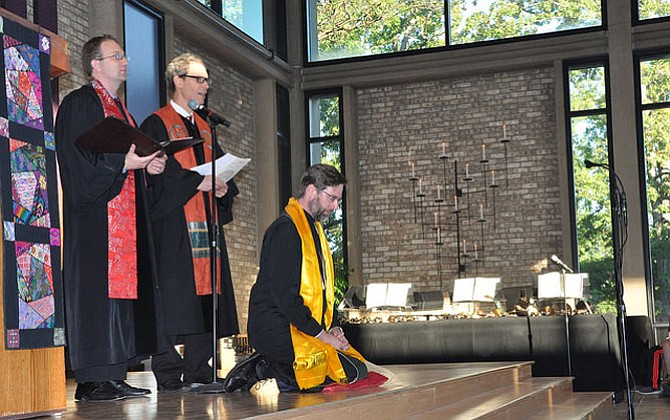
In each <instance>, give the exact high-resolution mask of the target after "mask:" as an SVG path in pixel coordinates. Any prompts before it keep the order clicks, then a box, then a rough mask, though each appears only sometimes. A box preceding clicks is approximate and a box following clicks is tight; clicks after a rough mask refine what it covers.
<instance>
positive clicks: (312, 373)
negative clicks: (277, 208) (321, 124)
mask: <svg viewBox="0 0 670 420" xmlns="http://www.w3.org/2000/svg"><path fill="white" fill-rule="evenodd" d="M284 210H286V213H287V214H288V215H289V217H290V218H291V220H292V221H293V224H295V227H296V229H297V230H298V235H300V241H301V244H302V245H301V246H302V272H301V273H300V276H301V278H300V296H301V297H302V299H303V302H304V304H305V306H307V307H308V308H309V309H310V311H311V312H312V317H313V318H314V319H315V320H316V321H317V322H318V323H319V324H321V320H322V319H323V325H324V328H325V330H326V331H328V330H329V329H330V326H331V325H332V323H333V305H334V304H335V270H334V268H333V257H332V255H331V253H330V247H329V246H328V240H327V239H326V235H325V233H324V232H323V227H322V226H321V223H319V222H316V230H317V232H318V234H319V242H320V244H321V260H322V261H323V266H324V271H325V272H324V273H323V280H322V278H321V267H320V264H319V258H318V256H317V254H316V244H315V243H314V239H313V236H312V230H311V229H310V226H309V221H308V220H307V216H306V215H305V210H304V209H303V208H302V206H301V205H300V203H298V200H296V199H295V198H291V199H290V200H289V202H288V204H287V205H286V207H285V208H284ZM324 284H325V288H326V293H325V296H326V313H323V306H324V305H323V296H324V293H323V287H324ZM291 340H292V342H293V351H294V353H295V359H294V361H293V371H294V372H295V378H296V380H297V382H298V386H300V389H309V388H313V387H315V386H319V385H321V384H322V383H323V382H324V381H325V380H326V376H328V377H330V379H332V380H333V381H335V382H337V383H340V384H344V383H346V382H347V376H346V374H345V373H344V369H343V368H342V363H340V359H339V357H338V355H337V349H335V347H333V346H331V345H330V344H326V343H324V342H323V341H321V340H319V339H318V338H316V337H312V336H311V335H308V334H305V333H303V332H301V331H299V330H298V329H297V328H296V327H295V326H293V324H291ZM343 353H345V354H348V355H350V356H353V357H355V358H357V359H359V360H361V361H365V359H364V358H363V356H361V355H360V354H359V353H358V351H356V350H355V349H354V348H353V347H350V348H349V350H347V351H345V352H343Z"/></svg>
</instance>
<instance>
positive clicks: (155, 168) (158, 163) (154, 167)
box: [147, 153, 167, 175]
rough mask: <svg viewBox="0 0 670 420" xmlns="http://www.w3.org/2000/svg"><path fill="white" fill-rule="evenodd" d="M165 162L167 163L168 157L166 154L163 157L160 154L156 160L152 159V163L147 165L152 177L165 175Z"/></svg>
mask: <svg viewBox="0 0 670 420" xmlns="http://www.w3.org/2000/svg"><path fill="white" fill-rule="evenodd" d="M165 162H167V155H166V154H165V153H163V154H162V155H161V154H159V155H158V156H156V157H155V158H154V159H152V160H151V162H149V164H148V165H147V172H149V173H150V174H151V175H158V174H160V173H163V170H164V169H165Z"/></svg>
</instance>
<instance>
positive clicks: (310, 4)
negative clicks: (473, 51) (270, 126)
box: [305, 0, 603, 62]
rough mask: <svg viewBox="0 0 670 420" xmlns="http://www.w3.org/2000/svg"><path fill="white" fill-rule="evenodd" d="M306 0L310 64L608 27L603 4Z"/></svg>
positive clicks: (594, 0)
mask: <svg viewBox="0 0 670 420" xmlns="http://www.w3.org/2000/svg"><path fill="white" fill-rule="evenodd" d="M305 1H306V4H307V13H306V20H307V38H308V51H307V57H308V60H309V61H310V62H317V61H323V60H333V59H339V58H346V57H361V56H369V55H374V54H386V53H396V52H402V51H411V50H421V49H426V48H439V47H445V46H450V45H462V44H469V43H474V42H482V41H493V40H501V39H507V38H515V37H522V36H529V35H537V34H545V33H554V32H561V31H567V30H573V29H583V28H598V27H601V26H602V25H603V10H602V9H603V6H602V2H601V0H587V1H583V0H558V1H530V0H523V1H517V0H500V1H495V2H493V1H479V0H450V1H443V0H385V1H381V2H380V1H379V0H356V1H341V0H305ZM445 8H446V9H445ZM446 28H449V29H448V30H447V29H446Z"/></svg>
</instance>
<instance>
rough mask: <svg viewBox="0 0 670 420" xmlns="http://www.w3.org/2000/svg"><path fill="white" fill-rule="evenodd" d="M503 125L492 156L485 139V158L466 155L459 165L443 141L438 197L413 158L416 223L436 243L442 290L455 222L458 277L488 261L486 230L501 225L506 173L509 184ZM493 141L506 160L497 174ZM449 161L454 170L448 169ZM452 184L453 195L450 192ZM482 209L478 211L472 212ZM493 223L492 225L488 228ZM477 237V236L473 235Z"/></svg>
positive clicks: (482, 155)
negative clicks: (500, 195)
mask: <svg viewBox="0 0 670 420" xmlns="http://www.w3.org/2000/svg"><path fill="white" fill-rule="evenodd" d="M502 129H503V137H502V138H501V139H500V140H499V141H497V142H496V143H492V144H490V145H488V146H489V154H488V155H487V144H486V143H485V142H482V144H481V158H476V159H467V160H466V163H465V164H464V165H462V164H460V165H459V161H458V160H457V159H455V157H454V156H453V155H452V154H449V153H448V150H447V144H446V143H445V142H443V143H442V148H441V153H439V154H438V156H437V159H438V162H439V165H436V166H437V167H439V168H440V169H441V174H439V175H437V179H438V182H437V184H436V185H435V188H434V190H435V197H434V198H433V199H430V198H429V197H428V194H427V193H428V192H429V191H432V190H433V186H431V185H429V184H428V183H427V182H426V183H424V176H421V175H420V174H419V172H418V168H417V167H416V165H415V163H414V162H413V161H412V160H411V157H410V160H409V162H408V164H409V167H410V176H409V181H410V182H411V184H412V201H413V210H414V222H415V223H418V224H420V226H421V238H422V239H423V240H430V241H432V242H433V244H434V245H435V258H436V260H437V273H438V277H439V282H440V289H442V290H443V289H444V288H443V281H442V271H443V269H442V253H443V246H444V240H445V238H446V237H447V236H449V233H448V229H449V228H450V227H453V230H454V232H455V236H456V237H455V245H456V258H455V262H456V271H457V273H458V277H467V275H468V271H470V272H472V271H474V275H475V276H477V275H478V274H479V273H478V271H479V268H480V267H483V266H484V265H485V262H486V255H487V247H486V245H485V244H486V242H487V239H488V238H487V232H488V233H490V232H491V231H495V230H496V229H497V209H496V194H497V193H496V192H497V190H498V188H500V187H501V185H500V184H499V183H498V181H499V180H500V174H501V173H502V174H503V176H504V183H505V186H507V187H509V165H508V144H509V143H510V140H511V139H510V138H509V137H508V136H507V126H506V125H505V124H503V126H502ZM491 146H502V147H503V162H502V166H501V167H500V166H499V167H498V168H497V170H498V172H497V174H498V177H497V178H496V168H495V167H494V165H493V164H492V161H491V160H490V159H489V156H490V155H491V154H490V152H491V149H490V148H491ZM450 161H451V162H452V163H451V166H452V167H453V171H450V170H449V166H450V164H449V162H450ZM471 164H472V166H471ZM450 172H451V173H453V178H451V177H450V176H449V175H450ZM426 179H427V178H426ZM450 187H453V194H449V193H448V191H449V189H450ZM443 192H444V193H443ZM452 196H453V201H448V197H449V198H450V197H452ZM477 205H478V206H477ZM473 209H474V210H473ZM477 209H478V210H479V214H475V215H473V212H476V211H477ZM430 211H433V223H432V224H431V223H430V222H429V221H426V220H425V216H424V214H425V213H426V212H430ZM489 223H490V229H487V228H486V227H487V226H488V225H489ZM474 224H476V225H474ZM427 232H428V235H427ZM472 236H476V238H475V239H474V240H473V239H472ZM468 245H470V246H469V247H468Z"/></svg>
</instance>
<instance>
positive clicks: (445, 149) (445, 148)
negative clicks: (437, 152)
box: [442, 142, 447, 156]
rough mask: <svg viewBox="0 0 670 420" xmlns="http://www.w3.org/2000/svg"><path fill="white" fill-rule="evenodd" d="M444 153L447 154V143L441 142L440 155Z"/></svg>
mask: <svg viewBox="0 0 670 420" xmlns="http://www.w3.org/2000/svg"><path fill="white" fill-rule="evenodd" d="M446 154H447V145H446V144H445V143H444V142H442V155H443V156H444V155H446Z"/></svg>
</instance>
